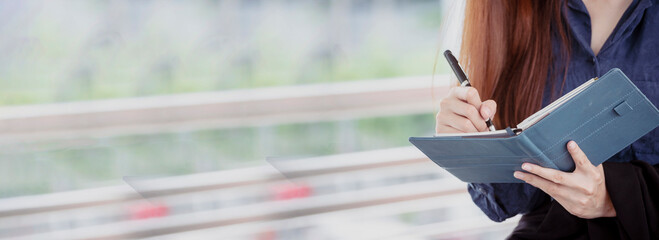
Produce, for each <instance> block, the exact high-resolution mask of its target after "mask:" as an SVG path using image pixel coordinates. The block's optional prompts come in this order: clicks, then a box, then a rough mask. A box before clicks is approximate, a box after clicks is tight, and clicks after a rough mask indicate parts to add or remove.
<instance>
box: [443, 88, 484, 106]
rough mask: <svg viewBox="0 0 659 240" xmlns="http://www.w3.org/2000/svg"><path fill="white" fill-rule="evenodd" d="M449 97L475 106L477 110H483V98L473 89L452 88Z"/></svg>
mask: <svg viewBox="0 0 659 240" xmlns="http://www.w3.org/2000/svg"><path fill="white" fill-rule="evenodd" d="M449 95H450V96H453V97H456V98H457V99H460V100H462V101H464V102H466V103H469V104H471V105H474V107H476V109H480V108H481V104H482V102H481V97H480V95H478V91H477V90H476V89H475V88H473V87H454V88H451V92H450V93H449Z"/></svg>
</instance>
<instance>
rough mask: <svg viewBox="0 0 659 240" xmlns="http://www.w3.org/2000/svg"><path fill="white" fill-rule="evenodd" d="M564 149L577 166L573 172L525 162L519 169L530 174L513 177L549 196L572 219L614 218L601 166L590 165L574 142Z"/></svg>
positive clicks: (517, 173) (516, 172)
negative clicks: (575, 217)
mask: <svg viewBox="0 0 659 240" xmlns="http://www.w3.org/2000/svg"><path fill="white" fill-rule="evenodd" d="M567 149H568V151H569V152H570V155H572V159H574V164H575V165H576V168H575V170H574V172H571V173H568V172H562V171H559V170H555V169H551V168H543V167H540V166H538V165H535V164H531V163H524V164H523V165H522V169H524V170H526V171H528V172H529V173H532V174H529V173H523V172H520V171H515V174H514V176H515V178H518V179H520V180H523V181H525V182H527V183H528V184H531V185H533V186H535V187H537V188H539V189H541V190H542V191H544V192H545V193H547V194H549V195H550V196H552V197H553V198H554V199H555V200H556V201H558V203H560V204H561V206H563V208H565V210H567V211H568V212H570V213H571V214H572V215H574V216H577V217H580V218H586V219H592V218H598V217H615V216H616V210H615V208H614V207H613V204H612V203H611V198H610V197H609V193H608V191H607V190H606V185H605V184H604V169H603V168H602V164H600V165H599V166H597V167H596V166H593V164H592V163H590V160H588V157H586V154H584V153H583V151H581V148H579V146H577V143H576V142H574V141H570V142H568V144H567Z"/></svg>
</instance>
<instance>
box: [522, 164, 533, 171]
mask: <svg viewBox="0 0 659 240" xmlns="http://www.w3.org/2000/svg"><path fill="white" fill-rule="evenodd" d="M522 169H524V170H526V171H531V165H530V164H528V163H524V164H522Z"/></svg>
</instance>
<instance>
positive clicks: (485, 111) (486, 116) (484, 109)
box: [483, 107, 492, 119]
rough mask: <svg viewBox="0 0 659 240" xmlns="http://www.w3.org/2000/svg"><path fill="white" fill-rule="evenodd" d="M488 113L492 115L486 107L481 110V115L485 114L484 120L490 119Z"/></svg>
mask: <svg viewBox="0 0 659 240" xmlns="http://www.w3.org/2000/svg"><path fill="white" fill-rule="evenodd" d="M490 113H492V112H490V109H488V108H486V107H484V108H483V114H485V119H488V118H490Z"/></svg>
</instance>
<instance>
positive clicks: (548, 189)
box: [513, 171, 562, 198]
mask: <svg viewBox="0 0 659 240" xmlns="http://www.w3.org/2000/svg"><path fill="white" fill-rule="evenodd" d="M513 176H514V177H515V178H517V179H519V180H522V181H524V182H526V183H528V184H531V185H533V186H534V187H537V188H539V189H540V190H542V191H543V192H545V193H547V194H549V195H551V196H552V197H554V198H555V197H556V196H562V193H561V192H560V191H561V186H560V185H558V184H556V183H554V182H552V181H549V180H547V179H544V178H541V177H539V176H536V175H533V174H530V173H523V172H520V171H515V173H514V174H513Z"/></svg>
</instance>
